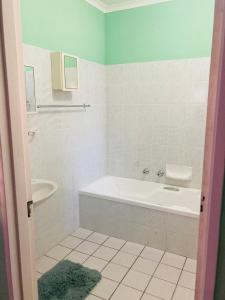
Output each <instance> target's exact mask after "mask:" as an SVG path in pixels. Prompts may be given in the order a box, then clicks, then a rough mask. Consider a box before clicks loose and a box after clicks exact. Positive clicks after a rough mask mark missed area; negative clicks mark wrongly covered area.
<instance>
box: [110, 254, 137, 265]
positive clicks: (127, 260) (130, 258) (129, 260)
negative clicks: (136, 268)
mask: <svg viewBox="0 0 225 300" xmlns="http://www.w3.org/2000/svg"><path fill="white" fill-rule="evenodd" d="M136 259H137V256H134V255H131V254H129V253H125V252H121V251H119V252H118V253H117V254H116V256H115V257H114V258H113V259H112V262H113V263H115V264H118V265H121V266H123V267H127V268H130V267H131V266H132V265H133V263H134V262H135V260H136Z"/></svg>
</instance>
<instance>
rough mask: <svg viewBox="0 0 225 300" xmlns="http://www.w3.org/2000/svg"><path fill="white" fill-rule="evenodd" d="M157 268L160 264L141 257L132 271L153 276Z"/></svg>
mask: <svg viewBox="0 0 225 300" xmlns="http://www.w3.org/2000/svg"><path fill="white" fill-rule="evenodd" d="M157 266H158V264H157V263H156V262H155V261H151V260H148V259H144V258H141V257H139V258H138V259H137V260H136V262H135V263H134V265H133V266H132V268H131V269H133V270H135V271H139V272H142V273H145V274H147V275H152V274H153V273H154V272H155V269H156V268H157Z"/></svg>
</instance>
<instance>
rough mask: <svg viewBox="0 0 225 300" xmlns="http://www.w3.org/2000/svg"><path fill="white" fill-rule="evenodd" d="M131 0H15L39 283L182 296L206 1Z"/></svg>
mask: <svg viewBox="0 0 225 300" xmlns="http://www.w3.org/2000/svg"><path fill="white" fill-rule="evenodd" d="M137 2H138V1H130V3H128V1H124V0H118V1H113V0H102V1H94V0H87V1H82V0H73V1H71V0H66V1H57V2H56V3H55V2H53V1H49V2H48V3H46V1H43V0H41V1H34V0H32V1H31V0H22V1H21V16H22V34H23V59H24V75H25V83H26V101H27V102H26V107H27V139H28V146H29V160H30V170H31V178H32V192H33V201H34V208H33V213H34V225H35V226H34V227H35V231H34V236H35V238H34V239H35V249H36V260H37V264H36V271H37V278H44V277H42V276H43V274H45V273H46V272H48V271H49V270H51V269H52V268H54V267H55V266H56V265H57V263H58V262H59V261H63V260H69V261H72V262H73V263H79V264H82V265H83V266H84V267H87V268H90V269H94V270H97V271H98V272H99V273H100V274H101V276H102V278H101V280H100V281H99V283H98V284H97V285H96V286H95V287H94V288H93V289H92V290H91V291H90V293H89V295H88V294H87V298H85V299H90V300H100V299H112V300H123V299H129V298H130V299H132V300H136V299H142V300H154V299H155V300H157V299H165V300H167V299H168V300H169V299H173V300H181V299H184V300H186V299H187V300H192V299H194V295H195V278H196V259H197V248H198V232H199V215H200V200H201V199H200V197H201V184H202V175H203V159H204V145H205V131H206V115H207V101H208V87H209V72H210V61H211V59H210V58H211V47H212V31H213V16H214V0H207V1H203V0H200V1H197V3H196V1H194V0H191V1H190V0H189V1H188V0H180V1H178V0H158V1H157V0H148V1H142V2H143V4H140V3H139V4H137ZM66 60H68V61H66ZM71 74H72V75H71ZM59 78H60V79H59ZM78 299H80V298H78ZM82 299H83V298H82Z"/></svg>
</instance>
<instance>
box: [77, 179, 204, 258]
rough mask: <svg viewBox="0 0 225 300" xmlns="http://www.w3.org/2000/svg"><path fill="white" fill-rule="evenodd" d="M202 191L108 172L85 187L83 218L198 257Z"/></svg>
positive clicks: (99, 227) (102, 227) (129, 236)
mask: <svg viewBox="0 0 225 300" xmlns="http://www.w3.org/2000/svg"><path fill="white" fill-rule="evenodd" d="M200 194H201V193H200V190H197V189H190V188H181V187H172V186H168V185H165V184H160V183H155V182H148V181H141V180H135V179H128V178H120V177H113V176H106V177H103V178H100V179H99V180H97V181H95V182H93V183H91V184H90V185H88V186H86V187H85V188H83V189H81V190H80V192H79V202H80V223H81V226H83V227H86V228H88V229H91V230H95V231H98V232H102V233H104V234H110V235H113V236H115V237H119V238H123V239H125V240H131V241H134V242H138V243H143V244H145V245H150V246H152V247H155V248H158V249H162V250H167V251H171V252H174V253H176V254H179V255H184V256H188V257H191V258H195V257H196V251H197V240H198V221H199V208H200Z"/></svg>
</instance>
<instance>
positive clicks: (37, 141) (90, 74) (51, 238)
mask: <svg viewBox="0 0 225 300" xmlns="http://www.w3.org/2000/svg"><path fill="white" fill-rule="evenodd" d="M24 63H25V64H26V65H31V66H34V67H35V81H36V85H35V87H36V96H37V102H38V104H66V105H68V104H82V103H86V104H90V105H91V108H88V109H87V111H86V112H84V111H83V110H79V109H69V110H66V111H62V109H60V110H59V111H58V112H56V111H52V112H49V111H48V112H40V113H38V114H31V115H28V130H33V129H34V130H38V131H39V132H38V133H37V134H36V136H35V137H34V138H30V137H29V146H30V161H31V171H32V178H43V179H49V180H53V181H55V182H56V183H57V184H58V185H59V189H58V191H57V193H56V194H55V195H54V196H53V197H52V198H51V199H48V200H47V201H45V202H43V203H41V204H40V205H39V206H37V207H35V219H36V222H35V223H36V233H35V234H36V244H37V255H38V256H40V255H41V254H43V253H45V252H46V250H48V249H50V248H51V247H52V246H54V245H55V244H56V243H57V242H59V241H60V240H62V239H63V238H64V237H65V236H66V235H68V234H69V233H71V232H72V231H73V230H74V229H75V228H77V227H78V225H79V215H78V213H79V209H78V190H79V188H81V187H83V186H85V185H87V184H88V183H90V182H91V181H94V180H95V179H97V178H99V177H101V176H104V175H105V174H106V95H105V66H103V65H100V64H97V63H93V62H88V61H84V60H81V61H80V67H79V72H80V74H79V89H78V90H77V91H75V92H72V93H70V92H60V91H53V90H52V86H51V61H50V52H49V51H48V50H44V49H41V48H37V47H33V46H30V45H24Z"/></svg>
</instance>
